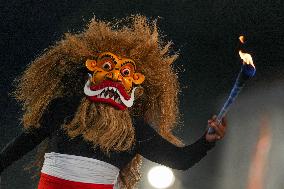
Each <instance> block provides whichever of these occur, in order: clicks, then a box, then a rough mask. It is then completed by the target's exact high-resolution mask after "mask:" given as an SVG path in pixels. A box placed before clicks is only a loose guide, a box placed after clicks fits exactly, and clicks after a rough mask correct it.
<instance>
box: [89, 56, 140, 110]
mask: <svg viewBox="0 0 284 189" xmlns="http://www.w3.org/2000/svg"><path fill="white" fill-rule="evenodd" d="M86 67H87V68H88V70H89V71H91V72H93V74H92V75H91V76H90V79H89V80H88V81H87V83H86V84H85V88H84V92H85V94H86V95H87V96H88V98H89V99H90V100H91V101H93V102H103V103H108V104H110V105H112V106H114V107H116V108H118V109H120V110H124V109H126V108H127V107H131V106H132V105H133V102H134V92H135V90H136V87H135V85H139V84H141V83H143V81H144V80H145V76H144V75H143V74H141V73H136V72H135V71H136V64H135V62H134V61H133V60H132V59H129V58H121V57H119V56H117V55H115V54H113V53H110V52H104V53H101V54H100V55H99V56H98V58H97V60H87V61H86Z"/></svg>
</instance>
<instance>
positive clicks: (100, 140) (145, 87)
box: [0, 16, 225, 189]
mask: <svg viewBox="0 0 284 189" xmlns="http://www.w3.org/2000/svg"><path fill="white" fill-rule="evenodd" d="M170 46H171V43H170V42H167V43H166V42H163V41H162V40H161V38H160V36H159V33H158V29H157V27H156V23H155V21H148V20H147V19H146V18H145V17H143V16H132V17H130V18H127V19H124V20H120V21H115V22H114V23H107V22H103V21H98V20H96V19H93V20H92V21H91V22H90V24H89V26H88V28H87V29H86V30H85V31H84V32H82V33H79V34H67V35H66V36H65V37H64V39H62V40H61V41H59V42H58V43H56V44H55V45H53V46H52V47H50V48H49V49H47V50H46V51H45V52H44V53H43V54H42V55H41V56H40V57H39V58H37V59H36V60H35V61H34V62H32V63H31V64H30V65H29V66H28V68H27V69H26V71H25V72H24V73H23V75H22V76H21V77H20V79H19V81H18V85H17V90H16V92H15V96H16V98H17V99H18V100H19V101H20V102H21V103H22V104H23V108H24V115H23V118H22V124H23V127H24V132H23V133H22V134H21V135H20V136H18V137H16V138H15V139H14V140H13V141H11V142H10V143H9V144H8V145H7V146H6V147H5V148H4V149H3V150H2V152H1V154H0V172H1V171H3V170H4V169H5V168H6V167H8V166H9V165H10V164H12V163H13V162H14V161H16V160H18V159H20V158H21V157H22V156H23V155H24V154H26V153H27V152H29V151H30V150H32V149H33V148H35V147H36V146H37V145H38V144H40V143H41V142H42V141H43V140H45V141H48V148H47V149H46V151H45V154H44V162H43V165H42V168H41V175H40V181H39V186H38V188H39V189H59V188H60V189H65V188H66V189H67V188H68V189H70V188H71V189H72V188H80V189H101V188H104V189H110V188H114V185H115V183H118V186H119V187H120V188H128V189H130V188H133V187H134V186H135V184H136V183H137V181H138V180H139V179H140V175H139V169H140V165H141V156H143V157H145V158H147V159H149V160H151V161H154V162H157V163H160V164H163V165H165V166H168V167H171V168H174V169H181V170H185V169H188V168H190V167H191V166H193V165H194V164H195V163H197V162H199V161H200V159H202V158H203V157H204V156H205V155H206V154H207V151H208V150H210V149H211V148H212V147H213V146H214V143H215V141H217V140H219V139H220V138H222V137H223V136H224V133H225V124H224V123H223V124H221V125H219V127H218V126H217V124H216V122H215V119H214V118H212V119H211V120H209V126H211V127H213V128H214V129H215V131H216V132H215V133H214V134H204V135H203V136H202V137H201V138H200V139H199V140H197V141H196V142H195V143H194V144H191V145H188V146H184V145H183V144H182V143H181V141H180V140H179V139H178V138H176V137H175V136H174V135H173V134H172V130H173V128H174V127H175V125H176V123H177V119H178V115H179V111H178V106H177V95H178V91H179V89H178V81H177V75H176V74H175V72H174V71H173V69H172V67H171V64H172V63H173V62H174V61H175V59H176V58H177V55H176V54H170V53H169V51H170ZM86 76H87V77H86Z"/></svg>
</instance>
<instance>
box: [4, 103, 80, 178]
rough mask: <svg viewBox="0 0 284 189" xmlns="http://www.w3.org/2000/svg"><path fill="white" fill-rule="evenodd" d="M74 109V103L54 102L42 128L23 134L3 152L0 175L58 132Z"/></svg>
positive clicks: (47, 112)
mask: <svg viewBox="0 0 284 189" xmlns="http://www.w3.org/2000/svg"><path fill="white" fill-rule="evenodd" d="M75 104H76V103H75ZM74 108H75V107H74V102H73V103H70V102H66V100H63V99H61V98H58V99H55V100H53V101H52V102H51V103H50V104H49V106H48V107H47V109H46V111H45V112H44V114H43V116H42V117H41V119H40V125H41V126H40V128H36V129H32V130H29V131H24V132H22V133H21V134H20V135H19V136H17V137H15V138H14V139H13V140H12V141H10V142H9V143H8V144H7V145H6V147H4V149H3V150H2V151H1V153H0V173H1V172H2V171H3V170H4V169H5V168H7V167H8V166H9V165H11V164H12V163H13V162H14V161H17V160H19V159H20V158H21V157H22V156H24V155H25V154H26V153H28V152H29V151H31V150H32V149H34V148H35V147H36V146H37V145H38V144H40V143H41V142H42V141H43V140H44V139H45V138H47V137H49V136H50V135H51V134H52V132H54V131H55V130H57V129H58V128H59V126H60V125H61V124H62V123H63V121H64V119H65V118H66V117H68V116H69V115H70V114H71V112H72V111H74Z"/></svg>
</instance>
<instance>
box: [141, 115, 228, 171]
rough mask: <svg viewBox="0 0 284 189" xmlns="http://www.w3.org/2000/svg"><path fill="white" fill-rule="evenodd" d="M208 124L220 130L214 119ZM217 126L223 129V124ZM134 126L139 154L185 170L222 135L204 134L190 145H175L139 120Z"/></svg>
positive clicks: (198, 159)
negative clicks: (217, 126)
mask: <svg viewBox="0 0 284 189" xmlns="http://www.w3.org/2000/svg"><path fill="white" fill-rule="evenodd" d="M209 124H210V126H212V127H213V128H214V129H217V130H218V132H219V131H220V129H218V128H216V125H215V122H214V121H213V122H212V123H211V122H209ZM219 127H221V128H222V129H224V126H223V125H221V126H219ZM136 128H137V150H138V153H139V154H141V155H142V156H143V157H145V158H147V159H149V160H151V161H154V162H156V163H160V164H163V165H165V166H168V167H171V168H174V169H180V170H186V169H188V168H190V167H192V166H193V165H194V164H196V163H197V162H199V161H200V160H201V159H202V158H203V157H204V156H206V154H207V152H208V151H209V150H210V149H212V148H213V147H214V145H215V141H216V140H219V139H220V138H222V137H223V135H224V134H222V133H220V135H221V136H220V137H219V134H218V133H216V134H213V135H211V136H209V135H208V134H204V135H203V136H202V137H201V138H200V139H198V140H197V141H196V142H195V143H193V144H191V145H188V146H185V147H177V146H175V145H174V144H172V143H170V142H169V141H167V140H166V139H164V138H163V137H161V136H160V135H159V134H158V133H157V132H156V131H155V130H154V129H153V128H152V127H151V126H149V125H147V124H146V123H144V122H143V121H141V120H140V121H138V123H137V126H136ZM221 132H223V130H222V131H221ZM207 135H208V136H207ZM209 141H211V142H209Z"/></svg>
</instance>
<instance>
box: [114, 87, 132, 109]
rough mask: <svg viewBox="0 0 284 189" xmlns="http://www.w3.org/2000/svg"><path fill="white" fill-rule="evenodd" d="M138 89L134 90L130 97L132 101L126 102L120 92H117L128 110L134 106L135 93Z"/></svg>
mask: <svg viewBox="0 0 284 189" xmlns="http://www.w3.org/2000/svg"><path fill="white" fill-rule="evenodd" d="M136 89H137V87H135V88H133V90H132V92H131V95H130V99H129V100H126V99H125V98H124V97H123V96H122V95H121V94H120V92H119V90H117V94H118V95H119V98H120V100H121V101H122V103H123V104H124V105H125V106H127V107H128V108H129V107H131V106H132V105H133V102H134V93H135V90H136Z"/></svg>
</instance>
